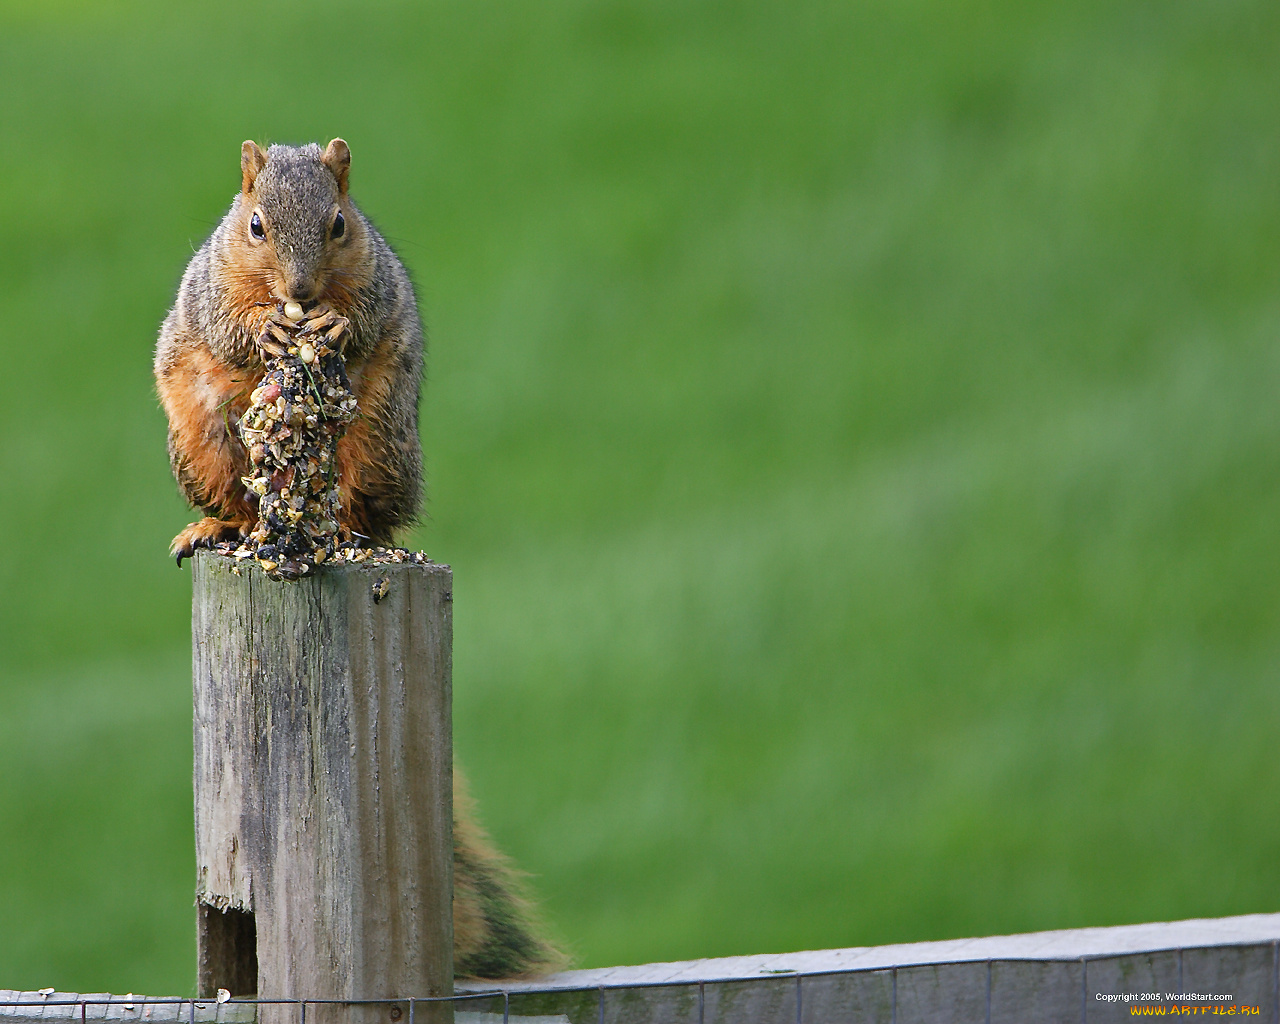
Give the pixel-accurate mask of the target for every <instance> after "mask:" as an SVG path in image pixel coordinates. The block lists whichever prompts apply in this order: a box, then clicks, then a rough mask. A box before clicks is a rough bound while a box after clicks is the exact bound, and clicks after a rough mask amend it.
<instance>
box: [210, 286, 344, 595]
mask: <svg viewBox="0 0 1280 1024" xmlns="http://www.w3.org/2000/svg"><path fill="white" fill-rule="evenodd" d="M350 330H351V325H350V322H349V321H348V320H347V319H346V318H345V317H342V316H339V315H338V314H336V313H334V312H333V311H332V310H330V309H329V308H328V307H326V306H323V305H319V304H314V305H313V306H312V308H310V309H304V308H303V306H302V305H300V304H299V303H296V302H287V303H281V304H279V305H278V307H277V308H276V309H275V310H274V311H273V312H272V314H271V315H270V316H269V317H268V318H267V321H266V323H265V325H264V326H263V329H262V333H261V334H260V335H259V337H258V348H259V349H260V350H261V352H262V360H263V364H264V366H265V367H266V371H267V372H266V374H265V375H264V376H263V378H262V383H261V384H260V385H259V386H258V387H257V388H256V389H255V390H254V392H253V394H252V395H251V396H250V403H251V404H250V406H249V408H248V410H247V411H246V412H245V414H244V416H243V417H241V420H240V437H241V440H243V441H244V446H245V449H246V450H247V451H248V453H249V463H250V466H251V469H250V474H249V476H246V477H242V478H241V480H242V482H243V483H244V485H245V487H247V488H248V489H249V490H250V491H251V492H252V493H254V494H256V495H257V496H258V525H257V527H256V528H255V529H254V530H253V532H252V533H250V534H249V536H248V537H247V538H246V539H245V540H244V542H243V543H241V544H240V546H239V547H238V548H236V549H235V551H234V554H235V555H236V557H238V558H253V559H255V560H256V561H257V563H258V564H259V565H260V566H262V568H263V569H264V570H265V571H266V573H267V575H268V576H270V577H271V578H272V579H277V580H281V579H283V580H294V579H297V578H298V577H299V576H305V575H306V574H307V573H309V572H310V571H311V570H312V569H313V568H314V567H315V566H317V565H319V564H320V563H322V562H324V561H325V560H326V559H331V558H333V556H334V554H335V550H336V545H337V542H338V513H339V508H340V507H341V504H342V496H341V492H340V491H339V489H338V480H337V450H338V440H339V438H341V437H342V435H343V434H344V433H346V429H347V426H348V424H350V423H351V422H352V420H354V419H355V418H356V412H357V410H356V397H355V395H354V394H352V391H351V382H350V381H349V380H348V379H347V371H346V363H345V361H344V360H343V357H342V352H343V348H344V347H345V345H346V343H347V339H348V337H349V336H350Z"/></svg>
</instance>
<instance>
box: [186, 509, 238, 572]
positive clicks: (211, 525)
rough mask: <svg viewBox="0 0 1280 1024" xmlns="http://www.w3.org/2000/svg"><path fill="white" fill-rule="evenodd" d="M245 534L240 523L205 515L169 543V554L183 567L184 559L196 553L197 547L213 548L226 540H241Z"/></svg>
mask: <svg viewBox="0 0 1280 1024" xmlns="http://www.w3.org/2000/svg"><path fill="white" fill-rule="evenodd" d="M243 535H244V531H243V530H242V529H241V526H240V524H239V523H231V522H227V521H226V520H225V519H214V518H213V517H212V516H205V518H203V519H201V520H200V521H199V522H198V523H192V524H191V525H190V526H188V527H187V528H186V529H185V530H183V531H182V532H181V533H180V534H178V536H176V537H174V538H173V543H172V544H171V545H169V554H170V555H172V556H173V558H174V561H176V562H177V564H178V568H179V569H181V568H182V560H183V559H184V558H191V557H192V556H193V555H195V553H196V549H197V548H211V547H213V546H214V545H215V544H218V543H219V542H221V541H224V540H239V539H240V538H241V537H242V536H243Z"/></svg>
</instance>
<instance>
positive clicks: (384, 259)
mask: <svg viewBox="0 0 1280 1024" xmlns="http://www.w3.org/2000/svg"><path fill="white" fill-rule="evenodd" d="M350 167H351V150H350V149H349V148H348V147H347V144H346V143H345V142H344V141H343V140H342V139H334V140H333V141H332V142H330V143H329V145H328V147H327V148H326V149H325V150H324V151H323V152H322V151H321V150H320V147H319V146H317V145H315V144H314V143H312V144H311V145H309V146H302V147H298V148H294V147H289V146H272V147H271V148H270V149H269V150H268V151H267V152H266V153H263V151H262V150H261V149H260V148H259V147H258V145H257V144H256V143H254V142H252V141H249V142H245V143H244V145H243V146H242V147H241V151H240V173H241V187H240V194H239V195H237V196H236V198H235V201H234V202H233V203H232V205H231V210H230V211H229V212H228V213H227V215H226V216H225V217H224V218H223V219H222V222H221V223H220V224H219V225H218V226H217V228H215V229H214V232H213V234H212V235H211V236H210V237H209V239H208V240H207V241H206V242H205V243H204V245H202V246H201V247H200V248H199V249H198V250H197V251H196V254H195V256H193V257H192V259H191V262H190V263H189V264H188V265H187V270H186V273H185V274H183V276H182V284H181V285H180V286H179V288H178V297H177V301H176V302H175V303H174V307H173V309H172V310H170V312H169V315H168V316H166V317H165V319H164V322H163V323H162V324H161V325H160V339H159V342H158V344H157V345H156V357H155V375H156V386H157V389H158V390H159V393H160V401H161V403H162V404H163V405H164V409H165V412H166V413H167V414H168V416H169V461H170V463H171V465H172V466H173V473H174V476H175V477H177V480H178V487H179V489H180V490H181V491H182V493H183V495H184V496H185V497H186V498H187V500H188V501H189V502H191V504H192V505H194V506H195V507H197V508H201V509H203V510H204V512H205V518H204V519H201V520H200V521H199V522H195V523H192V524H191V525H190V526H188V527H187V528H186V529H185V530H183V531H182V532H181V533H179V534H178V535H177V536H176V537H175V538H174V539H173V545H172V547H171V550H170V554H172V555H174V556H175V557H176V559H177V561H178V564H179V565H181V564H182V559H183V558H186V557H189V556H190V555H191V554H192V552H193V551H194V550H195V549H196V548H198V547H208V546H211V545H213V544H215V543H217V542H218V541H222V540H238V539H241V538H243V537H245V536H247V535H248V534H249V532H250V531H251V530H252V529H253V527H254V525H255V524H256V522H257V518H258V511H257V497H256V495H254V494H252V492H250V491H248V490H246V488H245V487H244V485H243V484H242V483H241V481H240V478H241V477H242V476H244V475H245V474H246V473H248V472H249V457H248V454H247V452H246V451H245V448H244V445H243V444H242V443H241V441H240V439H239V437H238V436H237V433H236V430H235V429H234V428H235V424H236V423H238V422H239V420H240V417H241V416H243V415H244V413H245V410H246V409H248V407H249V396H250V394H251V393H252V391H253V390H254V388H256V387H257V386H258V384H259V383H261V381H262V376H263V372H264V371H263V366H262V357H261V353H260V352H259V351H258V348H257V342H256V339H257V338H258V335H259V333H260V332H261V329H262V327H263V325H264V324H265V323H266V321H267V319H268V318H269V317H270V315H271V313H272V311H273V308H274V307H275V306H276V305H277V304H278V303H279V302H282V301H286V302H287V301H292V302H298V303H303V302H311V301H322V302H324V303H326V304H327V305H328V306H329V307H330V308H331V309H332V310H333V311H334V312H336V313H338V314H339V315H341V316H345V317H346V318H347V319H348V320H350V321H351V337H350V340H349V341H348V342H347V345H346V349H345V351H344V356H345V359H346V370H347V375H348V377H349V378H350V380H351V387H352V390H353V391H354V392H355V395H356V400H357V402H358V403H359V409H360V416H359V417H358V418H357V420H356V421H355V422H354V423H352V424H351V426H350V427H349V428H348V430H347V432H346V434H345V435H344V436H343V437H342V439H341V440H340V441H339V442H338V450H337V465H338V486H339V489H340V491H341V494H342V507H341V510H340V512H339V516H338V525H339V528H340V529H341V530H342V531H343V532H344V533H350V534H356V535H359V536H360V537H363V538H367V541H368V543H369V544H379V545H387V544H389V543H390V542H391V536H392V534H393V533H394V531H395V530H397V529H398V528H401V527H406V526H410V525H412V524H413V522H414V521H415V520H416V519H417V515H418V509H419V506H420V503H421V494H422V448H421V442H420V441H419V439H418V394H419V384H420V381H421V379H422V359H423V356H422V353H423V339H422V325H421V323H420V322H419V319H418V309H417V303H416V301H415V299H414V293H413V286H412V285H411V284H410V282H409V275H408V273H407V271H406V270H405V269H404V266H403V265H402V264H401V263H400V261H399V259H397V258H396V255H395V254H394V253H393V252H392V251H391V247H390V246H389V245H387V243H386V242H385V241H384V240H383V238H382V236H381V235H379V234H378V232H377V231H376V230H374V228H373V226H372V225H371V224H370V223H369V222H368V220H366V219H365V217H364V216H363V215H362V214H361V213H360V211H359V210H358V209H357V208H356V205H355V203H353V202H352V200H351V197H350V196H349V195H348V193H347V177H348V171H349V170H350Z"/></svg>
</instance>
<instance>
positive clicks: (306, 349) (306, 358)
mask: <svg viewBox="0 0 1280 1024" xmlns="http://www.w3.org/2000/svg"><path fill="white" fill-rule="evenodd" d="M298 358H299V359H301V360H302V361H303V362H304V363H314V362H315V361H316V347H315V346H314V345H312V344H311V343H310V342H305V341H304V342H303V343H302V344H301V345H300V346H298Z"/></svg>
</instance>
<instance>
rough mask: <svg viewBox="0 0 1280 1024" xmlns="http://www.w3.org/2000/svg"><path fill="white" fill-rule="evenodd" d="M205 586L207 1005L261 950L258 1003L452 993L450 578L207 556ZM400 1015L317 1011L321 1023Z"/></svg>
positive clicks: (201, 648)
mask: <svg viewBox="0 0 1280 1024" xmlns="http://www.w3.org/2000/svg"><path fill="white" fill-rule="evenodd" d="M233 568H238V569H239V574H237V573H236V572H234V571H233ZM383 579H385V580H386V581H387V589H386V595H385V596H384V597H383V598H382V599H381V600H380V601H377V602H375V601H374V598H373V589H374V586H375V584H377V583H378V582H379V581H380V580H383ZM193 586H194V595H193V602H192V638H193V658H192V661H193V677H194V697H195V802H196V857H197V869H198V882H197V901H198V903H199V904H200V906H201V909H200V913H199V922H200V925H199V948H200V953H199V957H200V959H199V990H200V993H201V994H202V995H205V996H208V995H212V994H213V993H214V992H215V991H216V990H217V989H218V988H228V989H230V990H231V991H232V992H233V993H235V994H240V993H239V992H238V991H237V989H243V988H244V987H245V986H246V985H247V984H248V981H249V978H251V977H252V975H253V971H252V970H251V969H250V968H249V967H248V966H247V960H246V954H245V949H244V946H245V945H246V944H247V943H251V942H252V943H255V944H256V950H255V953H256V987H257V991H258V994H259V996H260V997H262V998H285V999H295V998H305V999H389V998H393V997H403V996H415V997H418V996H439V995H447V994H450V993H451V992H452V991H453V964H452V958H453V931H452V929H453V920H452V891H453V885H452V870H453V855H452V824H453V822H452V814H453V809H452V757H453V751H452V733H451V717H450V716H451V699H452V693H451V685H452V682H451V679H452V603H451V602H452V574H451V572H450V570H449V568H448V567H447V566H439V565H410V564H400V565H368V564H367V563H366V564H362V565H344V566H337V567H324V568H322V569H321V570H320V571H318V572H317V573H316V574H315V575H314V576H312V577H309V578H304V579H302V580H299V581H298V582H296V583H279V582H274V581H272V580H268V579H267V578H266V577H265V575H264V574H263V573H262V571H261V570H260V569H259V568H258V567H257V566H255V565H251V564H248V563H247V562H245V563H239V564H238V565H237V563H236V562H235V560H234V559H232V558H229V557H226V556H221V555H215V554H211V553H209V552H200V553H199V554H198V555H197V557H196V558H195V560H194V564H193ZM227 911H230V912H231V913H230V914H226V913H224V912H227ZM250 914H251V915H252V918H251V919H250V918H249V917H248V915H250ZM272 1009H273V1008H271V1007H263V1012H262V1014H261V1017H262V1019H263V1020H264V1022H268V1024H269V1022H270V1021H271V1019H272V1017H273V1016H275V1017H278V1018H280V1019H281V1020H284V1019H289V1020H295V1019H296V1018H297V1008H296V1007H291V1008H280V1009H279V1010H278V1012H276V1013H274V1014H273V1013H272ZM439 1010H440V1012H439V1013H435V1012H434V1011H433V1010H432V1009H431V1008H430V1007H428V1008H426V1009H424V1007H423V1005H422V1004H419V1006H418V1008H417V1013H415V1024H417V1022H418V1020H421V1021H423V1022H427V1021H433V1020H444V1019H447V1013H446V1012H445V1011H446V1010H447V1008H446V1007H441V1008H439ZM424 1014H425V1015H424ZM420 1015H421V1016H420ZM405 1016H406V1013H405V1010H404V1008H402V1007H391V1006H382V1007H376V1008H365V1012H348V1009H347V1008H345V1007H337V1006H333V1005H320V1006H310V1007H308V1020H309V1021H315V1022H316V1024H321V1022H323V1021H335V1022H336V1021H339V1020H340V1021H343V1022H344V1024H345V1022H347V1021H360V1022H365V1024H368V1022H373V1021H378V1022H384V1024H390V1022H394V1021H397V1020H402V1019H404V1018H405Z"/></svg>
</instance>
